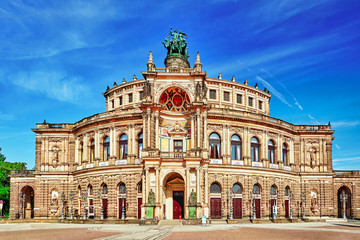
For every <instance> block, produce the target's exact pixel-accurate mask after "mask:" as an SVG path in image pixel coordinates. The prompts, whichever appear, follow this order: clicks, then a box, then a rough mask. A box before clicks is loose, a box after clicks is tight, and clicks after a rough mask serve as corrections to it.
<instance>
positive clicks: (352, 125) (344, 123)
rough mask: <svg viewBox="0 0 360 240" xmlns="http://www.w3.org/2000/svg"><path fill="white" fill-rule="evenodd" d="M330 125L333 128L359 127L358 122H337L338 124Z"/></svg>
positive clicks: (359, 123)
mask: <svg viewBox="0 0 360 240" xmlns="http://www.w3.org/2000/svg"><path fill="white" fill-rule="evenodd" d="M331 125H332V126H333V127H336V128H339V127H356V126H359V125H360V121H338V122H332V123H331Z"/></svg>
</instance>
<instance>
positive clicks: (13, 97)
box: [0, 0, 360, 170]
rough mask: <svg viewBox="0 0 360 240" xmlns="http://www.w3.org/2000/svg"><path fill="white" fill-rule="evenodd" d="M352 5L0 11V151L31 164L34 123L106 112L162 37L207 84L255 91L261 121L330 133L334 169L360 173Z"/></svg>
mask: <svg viewBox="0 0 360 240" xmlns="http://www.w3.org/2000/svg"><path fill="white" fill-rule="evenodd" d="M359 12H360V1H356V0H353V1H347V0H340V1H321V0H317V1H311V0H308V1H295V0H289V1H273V0H270V1H269V0H261V1H254V0H251V1H221V0H219V1H217V0H214V1H194V0H193V1H179V2H176V1H158V2H148V1H116V0H114V1H111V0H109V1H106V0H99V1H80V0H74V1H70V0H69V1H58V0H54V1H51V0H34V1H30V0H27V1H25V0H24V1H20V0H5V1H1V2H0V147H1V148H2V152H3V153H4V154H5V155H6V157H7V160H8V161H11V162H15V161H20V162H26V163H27V164H28V168H32V167H33V166H34V164H35V134H34V133H33V132H32V131H31V130H30V129H31V128H34V127H35V123H37V122H42V121H43V120H44V119H46V120H47V121H48V122H53V123H60V122H70V123H73V122H76V121H78V120H80V119H82V118H84V117H87V116H90V115H92V114H95V113H98V112H103V111H105V101H104V100H105V99H104V97H103V96H102V92H104V91H105V89H106V86H107V85H109V86H112V84H113V82H114V81H116V82H118V83H121V81H122V78H123V77H125V78H126V79H127V80H128V81H130V80H131V79H132V76H133V74H136V76H137V77H138V78H141V77H142V76H141V73H140V72H141V71H144V70H145V69H146V62H147V58H148V53H149V51H150V50H151V51H152V52H153V56H154V61H155V64H156V66H157V67H163V66H164V65H163V60H164V58H165V56H166V50H165V49H164V47H163V45H162V44H161V42H162V41H164V38H165V37H166V36H167V34H168V33H169V30H170V27H171V26H172V27H173V28H176V29H180V30H182V31H183V32H186V33H187V34H188V35H189V38H188V47H189V54H190V58H189V60H190V62H191V65H193V64H194V62H195V56H196V52H197V51H199V52H200V55H201V61H202V64H203V70H205V71H207V73H208V76H209V77H217V76H218V74H219V73H220V72H221V73H222V77H223V79H231V77H232V76H233V75H235V77H236V81H239V82H244V80H245V79H248V82H249V84H250V85H253V86H254V85H255V83H256V82H257V83H259V85H260V87H261V88H264V87H267V88H268V89H269V90H270V92H271V93H272V94H273V97H272V99H271V108H270V113H271V115H272V116H273V117H276V118H280V119H283V120H285V121H288V122H290V123H294V124H328V122H329V121H330V122H331V124H332V128H333V129H334V130H336V132H335V134H334V136H335V140H334V141H333V161H334V168H335V169H339V170H342V169H357V170H359V169H360V138H359V136H360V111H359V110H360V107H359V106H360V94H359V89H360V83H359V80H360V59H359V56H360V44H359V40H360V17H359Z"/></svg>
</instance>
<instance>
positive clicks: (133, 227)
mask: <svg viewBox="0 0 360 240" xmlns="http://www.w3.org/2000/svg"><path fill="white" fill-rule="evenodd" d="M0 239H2V240H7V239H27V240H32V239H40V240H43V239H44V240H45V239H46V240H48V239H55V240H72V239H103V240H112V239H114V240H116V239H146V240H151V239H166V240H169V239H269V240H271V239H291V240H297V239H307V240H309V239H324V240H325V239H326V240H332V239H334V240H335V239H360V222H359V221H350V222H348V223H324V222H321V223H319V222H312V223H288V224H272V223H269V224H234V225H232V224H212V225H209V226H206V227H203V226H194V225H161V226H160V225H147V226H139V225H137V224H127V225H123V224H60V223H4V224H0Z"/></svg>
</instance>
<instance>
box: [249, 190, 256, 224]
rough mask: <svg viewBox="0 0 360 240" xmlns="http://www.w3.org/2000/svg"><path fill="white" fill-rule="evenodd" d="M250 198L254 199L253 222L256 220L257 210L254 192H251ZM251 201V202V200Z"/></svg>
mask: <svg viewBox="0 0 360 240" xmlns="http://www.w3.org/2000/svg"><path fill="white" fill-rule="evenodd" d="M250 198H252V201H253V204H252V209H253V220H255V219H256V209H255V196H254V193H253V191H250ZM250 201H251V200H250Z"/></svg>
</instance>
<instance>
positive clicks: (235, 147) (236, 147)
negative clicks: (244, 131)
mask: <svg viewBox="0 0 360 240" xmlns="http://www.w3.org/2000/svg"><path fill="white" fill-rule="evenodd" d="M231 159H233V160H240V159H241V140H240V137H239V136H238V135H236V134H234V135H233V136H232V137H231Z"/></svg>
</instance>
